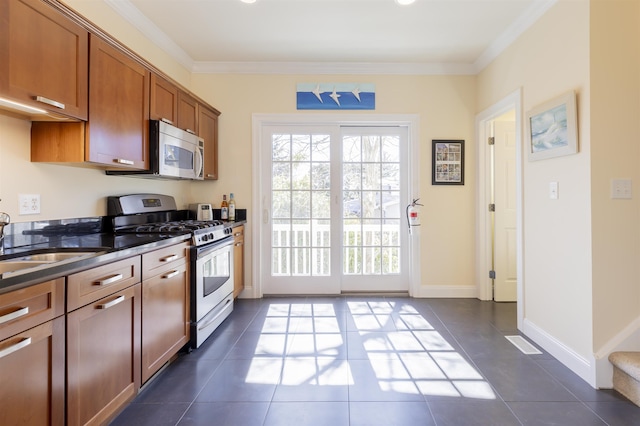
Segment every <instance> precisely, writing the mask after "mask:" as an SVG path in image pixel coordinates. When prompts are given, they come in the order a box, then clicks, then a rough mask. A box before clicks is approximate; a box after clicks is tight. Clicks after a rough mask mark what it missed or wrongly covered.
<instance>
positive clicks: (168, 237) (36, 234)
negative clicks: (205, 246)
mask: <svg viewBox="0 0 640 426" xmlns="http://www.w3.org/2000/svg"><path fill="white" fill-rule="evenodd" d="M246 222H247V221H246V220H244V219H243V220H237V221H235V222H228V221H226V222H224V226H225V227H226V228H233V227H236V226H240V225H243V224H245V223H246ZM111 229H112V227H110V219H109V217H89V218H77V219H64V220H46V221H37V222H24V223H12V224H9V225H7V227H5V233H4V234H5V242H4V253H3V254H2V255H0V263H1V262H2V261H5V260H11V259H12V258H17V257H21V256H25V255H27V254H38V253H48V252H49V253H50V252H61V251H69V252H87V253H88V255H87V256H82V257H78V258H70V259H67V260H62V261H58V262H53V263H48V264H44V265H39V266H36V267H32V268H26V269H21V270H19V271H17V272H7V273H5V274H0V294H2V293H6V292H9V291H13V290H18V289H21V288H25V287H29V286H31V285H34V284H38V283H41V282H43V281H48V280H52V279H55V278H59V277H63V276H65V275H69V274H73V273H76V272H79V271H82V270H86V269H90V268H94V267H96V266H100V265H102V264H106V263H110V262H114V261H116V260H119V259H124V258H127V257H131V256H137V255H140V254H142V253H145V252H149V251H153V250H157V249H158V248H161V247H166V246H170V245H173V244H178V243H180V242H183V241H188V240H190V239H191V234H190V233H189V232H184V233H167V234H155V233H148V234H115V233H113V232H112V231H111Z"/></svg>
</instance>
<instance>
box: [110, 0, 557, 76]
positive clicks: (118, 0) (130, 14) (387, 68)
mask: <svg viewBox="0 0 640 426" xmlns="http://www.w3.org/2000/svg"><path fill="white" fill-rule="evenodd" d="M103 1H104V2H105V3H106V4H107V5H109V6H110V7H111V8H113V9H114V10H115V11H116V12H117V13H118V14H119V15H120V16H122V17H123V18H124V19H125V20H127V21H128V22H129V23H131V24H132V25H133V26H134V27H136V28H137V29H138V30H139V31H140V32H141V33H142V34H144V35H145V36H146V37H147V38H148V39H149V40H150V41H151V42H152V43H154V44H155V45H156V46H158V48H160V49H162V50H163V51H164V52H166V53H167V54H168V55H169V56H171V57H172V58H173V59H175V60H176V61H177V62H178V63H180V64H181V65H182V66H184V67H185V68H186V69H188V70H190V71H191V72H192V73H197V74H204V73H209V74H230V73H234V74H358V75H376V74H377V75H380V74H384V75H476V74H478V73H479V72H481V71H482V70H483V69H484V68H486V67H487V66H488V65H489V64H490V63H491V62H492V61H493V60H494V59H496V58H497V57H498V56H499V55H500V53H502V52H503V51H504V50H505V49H506V48H507V47H509V46H510V45H511V44H512V43H513V42H514V41H515V40H516V39H517V38H518V37H519V36H520V35H522V33H524V32H525V31H526V30H527V29H528V28H529V27H530V26H531V25H533V24H534V23H535V22H536V21H537V20H538V19H539V18H540V17H541V16H542V15H544V14H545V13H546V12H547V11H548V10H549V9H550V8H551V7H552V6H553V5H554V4H556V3H557V1H558V0H544V1H536V2H534V3H533V4H532V5H531V6H530V7H529V9H527V11H526V12H525V13H523V14H522V15H521V16H520V17H519V18H518V19H517V20H516V21H514V22H513V23H512V24H511V25H510V26H509V27H508V28H507V29H506V30H505V31H504V32H503V33H502V34H501V35H500V36H499V37H498V38H497V39H496V40H494V42H493V43H491V45H490V46H489V47H488V48H487V49H486V50H485V51H484V52H483V53H482V54H481V55H480V57H478V59H477V60H476V61H475V62H474V63H472V64H465V63H381V62H375V63H364V62H355V63H351V62H334V63H330V62H205V61H194V60H193V59H192V58H191V57H190V56H189V55H188V54H187V52H185V51H184V50H183V49H182V48H181V47H180V46H178V45H177V44H176V43H175V42H174V41H173V40H172V39H171V38H170V37H169V36H167V35H166V34H165V33H164V32H163V31H162V30H160V28H158V26H156V25H155V24H154V23H153V22H151V20H149V18H147V17H146V16H145V15H144V14H143V13H142V12H140V10H139V9H138V8H137V7H135V6H134V5H133V3H131V2H130V1H129V0H103Z"/></svg>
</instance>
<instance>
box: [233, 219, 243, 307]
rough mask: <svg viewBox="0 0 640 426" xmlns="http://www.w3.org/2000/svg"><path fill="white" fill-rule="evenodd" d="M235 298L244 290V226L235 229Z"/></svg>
mask: <svg viewBox="0 0 640 426" xmlns="http://www.w3.org/2000/svg"><path fill="white" fill-rule="evenodd" d="M233 280H234V281H233V297H238V295H239V294H240V293H242V290H244V226H237V227H235V228H233Z"/></svg>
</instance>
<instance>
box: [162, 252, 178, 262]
mask: <svg viewBox="0 0 640 426" xmlns="http://www.w3.org/2000/svg"><path fill="white" fill-rule="evenodd" d="M177 258H178V255H177V254H172V255H171V256H167V257H163V258H162V259H160V262H171V261H172V260H176V259H177Z"/></svg>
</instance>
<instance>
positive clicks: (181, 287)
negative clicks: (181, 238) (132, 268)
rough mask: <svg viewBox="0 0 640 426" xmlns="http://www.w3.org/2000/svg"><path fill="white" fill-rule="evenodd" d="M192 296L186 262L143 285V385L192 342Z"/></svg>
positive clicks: (169, 268)
mask: <svg viewBox="0 0 640 426" xmlns="http://www.w3.org/2000/svg"><path fill="white" fill-rule="evenodd" d="M189 294H190V291H189V273H188V268H187V263H186V262H185V261H184V260H182V261H178V262H174V263H172V264H171V265H168V268H167V269H166V270H165V271H164V272H162V273H161V274H160V275H156V276H155V277H153V278H150V279H145V280H144V281H143V282H142V306H143V309H142V383H144V382H146V381H147V380H149V378H150V377H151V376H153V374H154V373H155V372H156V371H158V370H159V369H160V367H162V366H163V365H164V364H165V363H166V362H167V361H169V360H170V359H171V357H172V356H173V355H175V354H176V353H177V352H178V351H179V350H180V348H182V347H183V346H184V345H186V344H187V343H188V342H189V336H190V321H189Z"/></svg>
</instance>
